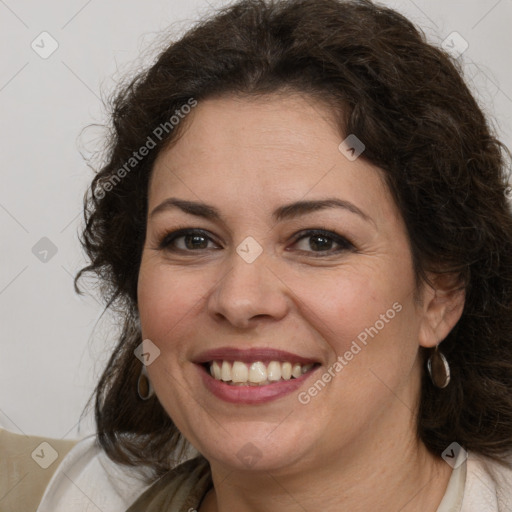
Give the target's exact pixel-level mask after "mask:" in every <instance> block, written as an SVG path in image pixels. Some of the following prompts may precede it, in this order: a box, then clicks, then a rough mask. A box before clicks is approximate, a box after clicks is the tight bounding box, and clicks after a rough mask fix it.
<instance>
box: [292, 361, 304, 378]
mask: <svg viewBox="0 0 512 512" xmlns="http://www.w3.org/2000/svg"><path fill="white" fill-rule="evenodd" d="M301 375H302V366H301V365H300V364H294V365H293V368H292V377H294V378H295V379H298V378H299V377H300V376H301Z"/></svg>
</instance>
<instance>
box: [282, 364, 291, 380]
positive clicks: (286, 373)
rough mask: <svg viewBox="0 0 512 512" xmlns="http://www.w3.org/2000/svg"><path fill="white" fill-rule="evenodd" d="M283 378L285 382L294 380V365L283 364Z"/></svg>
mask: <svg viewBox="0 0 512 512" xmlns="http://www.w3.org/2000/svg"><path fill="white" fill-rule="evenodd" d="M281 377H282V378H283V379H284V380H290V379H291V378H292V363H283V365H282V366H281Z"/></svg>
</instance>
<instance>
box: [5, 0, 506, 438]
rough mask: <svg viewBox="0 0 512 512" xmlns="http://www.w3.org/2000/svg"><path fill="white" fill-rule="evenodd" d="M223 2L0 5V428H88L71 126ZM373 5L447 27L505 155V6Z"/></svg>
mask: <svg viewBox="0 0 512 512" xmlns="http://www.w3.org/2000/svg"><path fill="white" fill-rule="evenodd" d="M226 3H227V2H222V1H220V0H209V1H206V0H166V1H164V0H150V1H147V2H142V1H136V0H101V1H100V0H89V1H86V0H68V1H66V2H64V1H58V0H49V1H45V2H36V1H35V0H30V1H28V0H16V1H15V0H0V20H1V27H2V30H1V31H0V46H1V48H2V66H1V67H0V109H1V119H2V123H1V148H2V151H1V171H0V172H1V174H0V176H1V181H0V183H1V184H0V226H1V231H0V236H1V241H0V244H1V245H0V247H1V251H0V321H1V338H0V347H1V351H0V426H3V427H5V428H8V429H10V430H13V431H15V432H22V433H26V434H34V435H41V436H47V437H55V438H63V437H67V438H76V437H82V436H84V435H86V434H89V433H91V432H93V429H94V425H93V422H92V418H91V416H90V415H89V416H88V417H87V418H86V419H85V420H84V421H83V422H82V425H81V429H80V430H79V429H78V421H79V418H80V414H81V412H82V409H83V407H84V405H85V403H86V401H87V399H88V398H89V396H90V394H91V392H92V391H93V389H94V386H95V384H96V381H97V379H98V378H99V375H100V373H101V371H102V369H103V366H104V365H105V363H106V360H107V358H108V355H109V352H110V350H111V348H112V347H113V344H114V343H115V340H116V328H115V325H114V324H113V322H112V319H111V318H109V316H108V315H104V316H103V317H102V318H101V319H100V315H101V313H102V309H103V308H102V306H101V304H100V302H99V300H100V299H99V297H95V296H91V295H87V296H85V297H79V296H77V295H76V294H75V292H74V290H73V275H74V273H75V272H76V271H77V270H78V269H79V268H80V267H81V266H83V264H84V262H85V260H84V257H83V255H82V251H81V248H80V245H79V242H78V238H77V234H78V231H79V229H80V227H81V225H82V224H81V223H82V217H81V208H82V198H83V194H84V192H85V190H86V187H87V184H88V182H89V181H90V180H91V179H92V177H93V172H92V171H91V169H90V168H89V167H87V165H86V163H85V161H84V159H83V158H82V156H81V155H82V154H83V155H85V156H90V155H91V154H92V151H94V150H95V149H96V150H98V149H100V148H101V138H100V137H101V131H100V130H98V129H88V130H85V132H83V133H82V130H83V129H84V128H85V127H86V126H88V125H91V124H93V123H100V124H101V123H104V122H105V115H104V111H103V105H102V98H105V97H107V96H108V94H109V93H110V91H112V88H113V87H114V85H115V83H116V82H117V81H118V80H119V79H120V78H123V77H124V76H126V74H127V73H130V70H132V71H135V70H137V69H138V68H139V67H140V66H141V65H143V66H144V65H145V66H147V65H149V64H150V63H151V58H152V57H154V55H155V52H156V51H157V50H158V48H160V47H161V41H162V31H165V33H166V34H171V35H172V36H173V37H178V36H179V34H181V33H182V32H183V31H184V30H185V29H186V28H187V27H189V26H191V24H192V23H193V22H194V20H196V19H198V18H199V17H200V16H202V15H204V14H206V13H208V12H210V11H211V10H212V8H214V7H217V6H221V5H223V4H226ZM381 3H383V4H385V5H389V6H390V7H394V8H396V9H398V10H399V11H400V12H402V13H404V14H405V15H406V16H407V17H409V18H410V19H411V20H412V21H413V22H415V23H416V24H417V25H419V26H420V27H421V28H423V30H424V31H425V32H426V34H427V36H428V38H429V40H430V41H431V42H433V43H435V44H437V45H441V44H442V41H443V40H444V39H445V38H446V37H447V36H448V35H449V34H451V33H452V32H454V31H456V32H458V33H459V34H460V35H461V36H462V38H463V39H464V40H465V41H467V43H468V44H469V46H468V48H467V50H466V51H465V52H464V53H463V54H462V55H461V56H460V57H459V60H461V61H462V62H463V64H464V69H465V73H466V79H467V81H468V82H469V84H470V87H471V89H472V90H473V91H474V93H475V95H476V97H477V99H478V101H479V102H480V104H481V105H482V106H483V108H484V110H485V112H486V113H487V114H488V115H490V116H491V117H492V118H493V120H494V121H493V124H494V126H495V127H496V130H497V131H498V133H499V134H500V136H501V139H502V140H503V141H504V142H505V143H506V144H507V146H509V147H511V146H512V144H511V140H512V70H511V68H512V66H511V57H510V51H511V48H512V36H511V29H510V27H511V25H512V0H472V1H468V0H415V1H412V0H396V1H384V2H381ZM42 32H47V33H48V34H50V36H51V39H50V37H49V36H46V35H44V36H40V34H41V33H42ZM41 40H43V42H41ZM52 40H55V41H56V43H52ZM33 41H35V42H34V43H33ZM32 43H33V44H34V46H35V47H36V48H38V51H39V52H40V53H44V52H45V51H49V50H50V49H51V44H54V45H55V44H58V48H57V50H56V51H55V52H54V53H52V54H51V55H50V56H49V57H47V58H42V57H41V56H40V54H38V53H36V51H34V49H33V48H32V46H31V45H32ZM41 239H44V240H43V241H41ZM46 239H48V240H49V241H48V240H46ZM34 246H35V248H34ZM44 250H47V251H48V252H47V253H44ZM55 251H56V252H55ZM54 253H55V254H54ZM44 260H46V261H44Z"/></svg>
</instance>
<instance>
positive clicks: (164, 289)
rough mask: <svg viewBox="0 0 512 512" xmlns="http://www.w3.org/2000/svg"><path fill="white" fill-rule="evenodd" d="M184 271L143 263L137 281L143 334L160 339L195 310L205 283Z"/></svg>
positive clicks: (163, 265)
mask: <svg viewBox="0 0 512 512" xmlns="http://www.w3.org/2000/svg"><path fill="white" fill-rule="evenodd" d="M199 280H201V278H200V277H197V276H196V277H193V276H192V275H191V274H188V273H187V272H184V271H183V270H174V271H173V269H172V268H170V267H169V266H166V265H165V264H158V263H156V262H154V263H153V262H151V261H148V262H145V261H144V259H143V262H142V264H141V268H140V272H139V281H138V289H137V295H138V307H139V313H140V319H141V324H142V330H143V336H144V337H147V338H150V339H155V340H159V339H161V338H162V337H165V334H166V333H168V332H169V331H171V330H172V328H173V326H175V325H176V324H178V322H180V321H181V320H183V319H184V318H185V317H186V316H187V315H188V314H190V313H191V312H192V311H193V308H194V305H197V303H198V301H200V297H201V293H200V292H201V291H202V290H203V293H204V284H203V286H200V285H199V283H198V282H197V281H199Z"/></svg>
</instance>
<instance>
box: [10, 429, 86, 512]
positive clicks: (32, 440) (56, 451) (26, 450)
mask: <svg viewBox="0 0 512 512" xmlns="http://www.w3.org/2000/svg"><path fill="white" fill-rule="evenodd" d="M76 444H77V441H70V440H62V439H47V438H44V437H38V436H27V435H23V434H16V433H14V432H10V431H8V430H4V429H2V428H0V511H1V512H11V511H13V512H14V511H16V512H18V511H20V510H23V511H26V512H32V511H35V510H36V509H37V506H38V504H39V502H40V500H41V498H42V496H43V493H44V490H45V489H46V486H47V485H48V482H49V481H50V479H51V478H52V476H53V475H54V473H55V471H56V469H57V467H58V466H59V464H60V463H61V462H62V461H63V459H64V458H65V456H66V455H67V454H68V453H69V451H70V450H71V449H72V448H73V447H74V446H75V445H76Z"/></svg>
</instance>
